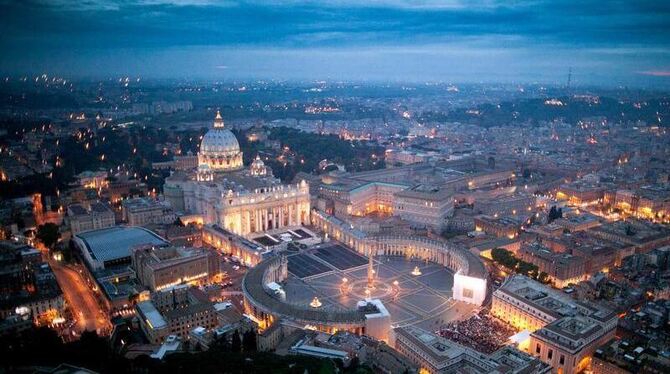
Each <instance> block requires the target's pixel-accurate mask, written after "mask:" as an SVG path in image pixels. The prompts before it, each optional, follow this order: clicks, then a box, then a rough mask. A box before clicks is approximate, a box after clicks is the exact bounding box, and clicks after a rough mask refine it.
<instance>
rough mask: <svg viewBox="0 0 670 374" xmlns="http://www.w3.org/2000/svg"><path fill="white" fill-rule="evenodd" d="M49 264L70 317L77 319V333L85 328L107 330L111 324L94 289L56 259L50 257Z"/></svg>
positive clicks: (100, 331) (102, 331)
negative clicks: (70, 313) (65, 301)
mask: <svg viewBox="0 0 670 374" xmlns="http://www.w3.org/2000/svg"><path fill="white" fill-rule="evenodd" d="M49 265H51V269H53V272H54V274H55V275H56V279H57V280H58V284H59V285H60V287H61V289H62V290H63V295H64V296H65V300H67V303H68V305H69V307H70V311H71V312H72V317H73V318H74V319H76V321H77V323H76V324H75V328H76V330H77V331H78V332H79V333H81V332H83V331H85V330H95V331H98V333H102V334H105V333H107V332H109V329H110V328H111V324H110V322H109V317H108V314H107V312H106V311H105V310H104V309H103V308H102V307H101V306H100V304H99V303H98V300H97V298H96V295H95V293H94V291H93V290H92V289H90V288H89V287H88V285H87V283H86V280H85V279H84V277H83V276H82V275H81V274H79V272H77V271H76V270H74V269H73V268H70V267H68V266H64V265H63V264H61V263H59V262H58V261H54V260H52V259H50V260H49Z"/></svg>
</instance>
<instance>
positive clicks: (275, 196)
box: [164, 113, 310, 235]
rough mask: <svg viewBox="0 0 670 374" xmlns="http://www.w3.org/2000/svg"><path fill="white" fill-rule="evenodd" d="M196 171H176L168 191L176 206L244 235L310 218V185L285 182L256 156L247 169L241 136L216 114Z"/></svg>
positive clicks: (204, 221) (200, 153)
mask: <svg viewBox="0 0 670 374" xmlns="http://www.w3.org/2000/svg"><path fill="white" fill-rule="evenodd" d="M198 159H199V166H198V169H197V171H193V172H190V173H184V172H180V171H177V172H174V173H173V174H172V175H171V176H170V177H168V178H167V179H166V181H165V186H164V195H165V199H166V201H168V202H170V204H171V205H172V207H173V209H174V210H175V211H178V212H182V213H184V214H186V215H191V216H194V215H197V216H200V217H201V222H202V223H204V224H216V225H218V226H220V227H222V228H224V229H226V230H229V231H231V232H234V233H236V234H240V235H248V234H250V233H254V232H263V231H269V230H274V229H278V228H282V227H290V226H300V225H302V224H307V223H308V222H309V212H310V196H309V185H308V184H307V182H305V181H302V182H299V183H295V184H282V183H281V182H280V181H279V180H278V179H276V178H274V177H273V176H272V173H271V171H270V170H269V169H268V168H266V167H265V165H264V164H263V161H262V160H260V159H259V158H257V159H256V160H255V161H254V162H253V163H252V165H250V168H249V169H248V170H244V169H243V165H242V152H241V151H240V149H239V144H238V142H237V139H236V138H235V136H234V135H233V133H232V132H230V130H228V129H226V128H224V124H223V120H222V119H221V116H220V115H219V114H218V113H217V117H216V119H215V120H214V126H213V128H212V129H210V130H209V131H208V132H207V134H205V136H204V137H203V139H202V143H201V146H200V152H199V153H198Z"/></svg>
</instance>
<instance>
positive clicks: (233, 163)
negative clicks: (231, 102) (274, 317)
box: [198, 111, 242, 170]
mask: <svg viewBox="0 0 670 374" xmlns="http://www.w3.org/2000/svg"><path fill="white" fill-rule="evenodd" d="M198 159H199V162H200V164H205V165H208V166H209V167H210V168H211V169H212V170H234V169H239V168H241V167H242V152H240V144H239V143H238V142H237V138H236V137H235V135H233V133H232V132H230V130H228V129H226V128H225V126H224V124H223V118H221V113H219V112H218V111H217V112H216V118H215V119H214V126H213V128H211V129H210V130H209V131H207V133H206V134H205V136H204V137H203V138H202V142H200V152H198Z"/></svg>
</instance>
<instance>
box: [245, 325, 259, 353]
mask: <svg viewBox="0 0 670 374" xmlns="http://www.w3.org/2000/svg"><path fill="white" fill-rule="evenodd" d="M243 338H244V340H243V341H242V343H243V348H244V352H256V332H255V331H254V330H249V331H247V332H245V333H244V336H243Z"/></svg>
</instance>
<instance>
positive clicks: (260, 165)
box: [249, 155, 268, 175]
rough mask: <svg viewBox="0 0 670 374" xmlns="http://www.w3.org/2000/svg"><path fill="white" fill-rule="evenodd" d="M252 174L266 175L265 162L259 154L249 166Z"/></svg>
mask: <svg viewBox="0 0 670 374" xmlns="http://www.w3.org/2000/svg"><path fill="white" fill-rule="evenodd" d="M249 169H250V170H251V174H252V175H266V174H268V170H267V168H266V167H265V163H264V162H263V160H261V158H260V156H258V155H257V156H256V159H255V160H254V161H253V162H252V163H251V166H250V168H249Z"/></svg>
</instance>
